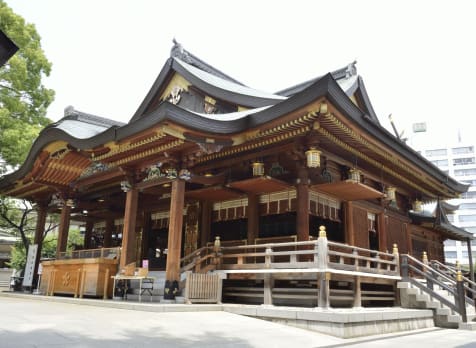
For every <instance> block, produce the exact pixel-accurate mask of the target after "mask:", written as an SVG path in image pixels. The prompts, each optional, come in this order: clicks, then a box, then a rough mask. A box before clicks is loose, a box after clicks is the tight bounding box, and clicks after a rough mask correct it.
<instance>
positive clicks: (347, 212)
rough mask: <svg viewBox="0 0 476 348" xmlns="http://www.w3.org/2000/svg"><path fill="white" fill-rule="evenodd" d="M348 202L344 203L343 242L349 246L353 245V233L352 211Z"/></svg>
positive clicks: (351, 206) (351, 205)
mask: <svg viewBox="0 0 476 348" xmlns="http://www.w3.org/2000/svg"><path fill="white" fill-rule="evenodd" d="M353 208H354V207H353V204H352V202H350V201H347V202H344V228H345V231H344V232H345V242H346V243H347V244H349V245H355V233H354V219H353V215H354V209H353Z"/></svg>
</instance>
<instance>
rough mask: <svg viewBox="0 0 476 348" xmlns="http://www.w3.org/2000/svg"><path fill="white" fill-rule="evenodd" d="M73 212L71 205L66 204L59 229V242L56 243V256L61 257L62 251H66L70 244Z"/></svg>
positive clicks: (62, 210)
mask: <svg viewBox="0 0 476 348" xmlns="http://www.w3.org/2000/svg"><path fill="white" fill-rule="evenodd" d="M70 214H71V207H70V206H68V205H64V206H63V209H61V216H60V223H59V230H58V243H57V244H56V258H59V254H60V253H61V252H65V251H66V246H67V245H68V231H69V218H70Z"/></svg>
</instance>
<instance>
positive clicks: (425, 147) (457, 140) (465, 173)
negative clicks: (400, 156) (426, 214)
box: [410, 123, 476, 264]
mask: <svg viewBox="0 0 476 348" xmlns="http://www.w3.org/2000/svg"><path fill="white" fill-rule="evenodd" d="M445 142H446V143H445ZM437 143H438V144H437ZM410 145H411V146H412V147H413V148H414V149H415V150H417V151H418V152H419V153H420V154H421V155H423V156H424V157H425V158H427V159H428V160H429V161H431V163H433V164H434V165H435V166H437V167H438V168H440V169H441V170H442V171H443V172H445V173H447V174H448V176H449V177H451V178H454V179H456V180H458V181H459V182H461V183H464V184H467V185H470V186H469V188H468V191H467V192H465V193H463V194H461V196H460V198H459V199H452V200H449V201H448V202H449V203H450V204H452V205H455V206H458V209H457V210H455V211H454V213H453V214H450V215H447V217H448V220H449V221H450V222H451V223H453V224H454V225H455V226H458V227H460V228H463V229H464V230H466V231H468V232H471V233H473V234H476V141H474V140H471V141H468V140H467V139H464V137H462V136H461V132H458V134H455V135H454V139H451V137H450V138H449V140H448V137H438V136H435V132H433V131H431V130H428V131H427V128H426V124H425V123H416V124H414V125H413V135H412V137H411V139H410ZM472 247H473V249H474V247H476V240H473V241H472ZM445 260H446V262H449V263H455V262H456V261H457V260H458V261H459V262H461V263H462V264H468V263H469V260H468V249H467V244H466V242H464V241H456V240H446V241H445Z"/></svg>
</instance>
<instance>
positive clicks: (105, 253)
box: [58, 248, 121, 260]
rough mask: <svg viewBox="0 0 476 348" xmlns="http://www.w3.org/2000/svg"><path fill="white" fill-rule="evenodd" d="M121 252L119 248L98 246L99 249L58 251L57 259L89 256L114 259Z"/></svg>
mask: <svg viewBox="0 0 476 348" xmlns="http://www.w3.org/2000/svg"><path fill="white" fill-rule="evenodd" d="M120 254H121V248H99V249H84V250H74V251H66V252H61V253H59V257H58V259H59V260H67V259H91V258H103V259H115V258H119V256H120Z"/></svg>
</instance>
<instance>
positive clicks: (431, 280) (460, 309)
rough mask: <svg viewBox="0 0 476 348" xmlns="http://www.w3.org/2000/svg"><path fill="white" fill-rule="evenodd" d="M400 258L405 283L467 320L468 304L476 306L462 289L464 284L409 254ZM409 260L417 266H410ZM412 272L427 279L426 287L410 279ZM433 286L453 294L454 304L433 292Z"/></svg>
mask: <svg viewBox="0 0 476 348" xmlns="http://www.w3.org/2000/svg"><path fill="white" fill-rule="evenodd" d="M400 256H401V260H402V263H401V270H402V277H403V278H404V279H405V281H409V282H410V283H412V284H413V285H414V286H416V287H417V288H419V289H420V290H422V291H423V292H425V293H427V294H428V295H429V296H430V297H431V298H435V299H437V300H438V301H440V302H441V303H443V304H444V305H446V306H448V307H449V308H450V309H452V310H453V311H455V312H457V313H458V314H460V315H461V316H462V317H463V318H464V319H465V318H466V303H468V304H470V305H472V306H474V301H473V300H472V299H470V298H469V297H467V296H465V295H464V288H463V287H461V283H462V282H456V281H455V280H454V279H451V278H449V277H447V276H446V275H444V274H443V273H441V272H439V271H438V270H436V269H434V268H432V267H430V266H429V265H427V264H425V263H423V262H421V261H420V260H418V259H416V258H414V257H412V256H410V255H408V254H402V255H400ZM409 260H410V261H412V263H413V264H415V265H416V266H415V265H413V264H410V263H409ZM410 271H411V272H413V273H414V274H418V275H420V276H421V277H422V278H425V279H426V286H425V285H423V284H421V283H420V282H419V281H418V280H416V279H415V278H414V277H410V275H409V273H410ZM441 279H443V280H444V281H446V282H448V283H450V285H448V284H445V283H444V282H443V281H442V280H441ZM433 284H437V285H439V286H440V287H441V288H442V289H445V290H447V291H448V292H449V293H451V294H452V295H453V297H454V303H453V302H451V301H449V300H448V299H447V298H444V297H443V296H441V295H440V294H438V293H437V292H435V291H434V290H433ZM458 284H459V285H458ZM461 298H463V299H461ZM459 301H461V302H459ZM458 302H459V303H458Z"/></svg>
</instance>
